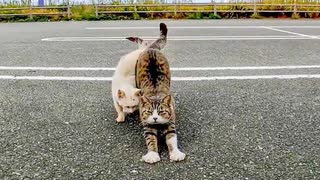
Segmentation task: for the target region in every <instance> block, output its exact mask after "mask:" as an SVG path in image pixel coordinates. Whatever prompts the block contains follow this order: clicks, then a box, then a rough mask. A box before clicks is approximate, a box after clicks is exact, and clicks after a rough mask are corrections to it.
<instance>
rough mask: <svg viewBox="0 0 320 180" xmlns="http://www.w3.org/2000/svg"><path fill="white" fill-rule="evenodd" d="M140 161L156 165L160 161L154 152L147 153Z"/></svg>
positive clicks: (157, 154)
mask: <svg viewBox="0 0 320 180" xmlns="http://www.w3.org/2000/svg"><path fill="white" fill-rule="evenodd" d="M142 160H143V161H144V162H146V163H151V164H152V163H156V162H158V161H160V156H159V153H157V152H154V151H149V152H148V153H147V154H146V155H144V156H142Z"/></svg>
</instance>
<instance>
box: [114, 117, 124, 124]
mask: <svg viewBox="0 0 320 180" xmlns="http://www.w3.org/2000/svg"><path fill="white" fill-rule="evenodd" d="M116 120H117V122H119V123H123V122H124V120H125V117H124V115H118V117H117V119H116Z"/></svg>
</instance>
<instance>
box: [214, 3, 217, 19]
mask: <svg viewBox="0 0 320 180" xmlns="http://www.w3.org/2000/svg"><path fill="white" fill-rule="evenodd" d="M213 14H214V15H215V16H216V15H217V4H216V3H213Z"/></svg>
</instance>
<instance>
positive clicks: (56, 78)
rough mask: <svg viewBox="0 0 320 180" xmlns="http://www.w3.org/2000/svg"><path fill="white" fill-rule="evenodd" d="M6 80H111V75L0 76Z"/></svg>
mask: <svg viewBox="0 0 320 180" xmlns="http://www.w3.org/2000/svg"><path fill="white" fill-rule="evenodd" d="M0 79H7V80H46V81H111V80H112V77H67V76H0Z"/></svg>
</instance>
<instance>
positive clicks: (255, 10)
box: [253, 0, 258, 16]
mask: <svg viewBox="0 0 320 180" xmlns="http://www.w3.org/2000/svg"><path fill="white" fill-rule="evenodd" d="M253 3H254V4H253V15H254V16H256V15H258V12H257V0H253Z"/></svg>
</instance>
